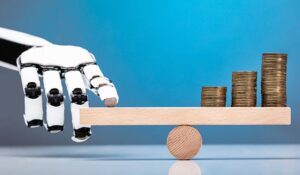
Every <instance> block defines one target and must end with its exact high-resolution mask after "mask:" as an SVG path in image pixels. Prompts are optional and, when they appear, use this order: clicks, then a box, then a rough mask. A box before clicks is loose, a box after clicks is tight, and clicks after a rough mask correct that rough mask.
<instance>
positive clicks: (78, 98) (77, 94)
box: [71, 88, 88, 105]
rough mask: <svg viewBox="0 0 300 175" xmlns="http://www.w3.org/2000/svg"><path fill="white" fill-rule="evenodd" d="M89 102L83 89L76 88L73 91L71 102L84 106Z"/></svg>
mask: <svg viewBox="0 0 300 175" xmlns="http://www.w3.org/2000/svg"><path fill="white" fill-rule="evenodd" d="M87 100H88V98H87V95H86V94H85V93H83V91H82V89H81V88H75V89H74V90H73V91H72V94H71V102H72V103H75V104H78V105H82V104H84V103H85V102H87Z"/></svg>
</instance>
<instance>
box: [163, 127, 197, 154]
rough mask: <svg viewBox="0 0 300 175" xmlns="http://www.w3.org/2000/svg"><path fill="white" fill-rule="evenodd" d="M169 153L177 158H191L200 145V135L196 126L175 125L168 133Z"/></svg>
mask: <svg viewBox="0 0 300 175" xmlns="http://www.w3.org/2000/svg"><path fill="white" fill-rule="evenodd" d="M167 146H168V149H169V151H170V153H171V154H172V155H173V156H174V157H176V158H177V159H179V160H189V159H192V158H193V157H194V156H195V155H196V154H197V153H198V152H199V150H200V148H201V146H202V137H201V134H200V133H199V132H198V130H197V129H196V128H193V127H191V126H185V125H184V126H177V127H176V128H174V129H172V131H171V132H170V133H169V135H168V139H167Z"/></svg>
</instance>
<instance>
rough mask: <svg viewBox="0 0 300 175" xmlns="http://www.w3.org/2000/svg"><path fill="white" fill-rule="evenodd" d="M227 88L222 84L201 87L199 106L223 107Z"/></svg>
mask: <svg viewBox="0 0 300 175" xmlns="http://www.w3.org/2000/svg"><path fill="white" fill-rule="evenodd" d="M226 92H227V88H226V87H223V86H206V87H202V95H201V99H202V100H201V106H203V107H225V106H226Z"/></svg>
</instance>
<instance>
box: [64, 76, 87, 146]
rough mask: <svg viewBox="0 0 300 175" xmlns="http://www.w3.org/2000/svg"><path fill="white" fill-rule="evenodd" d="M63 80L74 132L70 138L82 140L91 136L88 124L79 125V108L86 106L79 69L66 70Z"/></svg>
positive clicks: (85, 95)
mask: <svg viewBox="0 0 300 175" xmlns="http://www.w3.org/2000/svg"><path fill="white" fill-rule="evenodd" d="M65 82H66V86H67V89H68V94H69V97H70V101H71V113H72V124H73V129H74V132H73V133H74V134H73V137H72V140H73V141H75V142H84V141H86V140H87V139H89V137H90V136H91V134H92V133H91V129H90V128H91V126H90V125H80V113H79V110H80V108H84V107H88V106H89V105H88V98H87V94H86V87H85V84H84V81H83V77H82V74H81V73H80V72H79V71H68V72H66V73H65Z"/></svg>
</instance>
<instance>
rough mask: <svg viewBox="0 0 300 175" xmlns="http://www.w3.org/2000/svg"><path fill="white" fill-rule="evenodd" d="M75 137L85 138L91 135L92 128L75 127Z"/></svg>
mask: <svg viewBox="0 0 300 175" xmlns="http://www.w3.org/2000/svg"><path fill="white" fill-rule="evenodd" d="M74 134H75V138H78V139H84V138H86V137H90V136H91V128H87V127H82V128H79V129H74Z"/></svg>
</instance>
